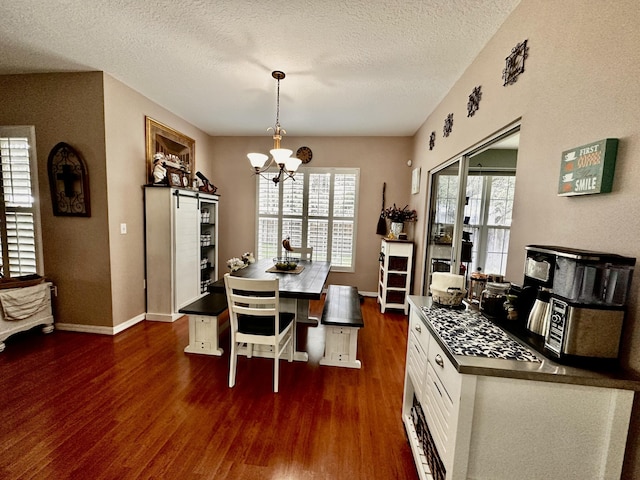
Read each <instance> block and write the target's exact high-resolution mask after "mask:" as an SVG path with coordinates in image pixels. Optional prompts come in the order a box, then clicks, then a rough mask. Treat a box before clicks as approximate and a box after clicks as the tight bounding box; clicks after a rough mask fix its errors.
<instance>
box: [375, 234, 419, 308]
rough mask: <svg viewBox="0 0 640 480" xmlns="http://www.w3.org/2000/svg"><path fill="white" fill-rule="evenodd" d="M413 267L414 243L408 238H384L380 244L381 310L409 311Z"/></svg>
mask: <svg viewBox="0 0 640 480" xmlns="http://www.w3.org/2000/svg"><path fill="white" fill-rule="evenodd" d="M412 267H413V243H412V242H409V241H406V240H389V239H386V238H385V239H383V240H382V245H381V246H380V277H379V279H378V303H379V304H380V311H381V312H382V313H384V312H385V310H386V309H387V308H398V309H402V310H404V313H405V315H407V314H408V312H409V303H408V296H409V290H410V286H411V271H412Z"/></svg>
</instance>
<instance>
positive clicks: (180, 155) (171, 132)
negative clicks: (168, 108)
mask: <svg viewBox="0 0 640 480" xmlns="http://www.w3.org/2000/svg"><path fill="white" fill-rule="evenodd" d="M145 133H146V162H147V182H148V183H153V167H154V165H153V156H154V155H155V154H156V153H163V154H164V155H166V156H169V155H171V156H174V157H175V158H176V159H175V160H174V161H175V162H176V163H179V165H180V168H181V169H182V170H183V171H184V172H185V173H186V175H187V181H186V184H187V185H191V182H192V180H193V173H192V172H193V170H194V166H195V147H196V141H195V140H194V139H193V138H190V137H188V136H186V135H185V134H183V133H180V132H179V131H177V130H175V129H173V128H171V127H169V126H167V125H164V124H162V123H160V122H158V121H157V120H154V119H153V118H151V117H145ZM168 175H169V172H168V171H167V176H168ZM184 183H185V182H184V181H183V179H182V177H181V178H180V184H179V185H173V184H172V183H171V179H170V178H169V184H170V185H171V186H180V187H182V186H184V185H183V184H184Z"/></svg>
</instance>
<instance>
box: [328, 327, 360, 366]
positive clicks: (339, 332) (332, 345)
mask: <svg viewBox="0 0 640 480" xmlns="http://www.w3.org/2000/svg"><path fill="white" fill-rule="evenodd" d="M358 330H360V329H359V328H356V327H334V326H330V325H325V326H324V338H325V340H324V357H322V359H321V360H320V365H328V366H332V367H347V368H361V367H362V364H361V362H360V360H358V359H356V353H357V351H358Z"/></svg>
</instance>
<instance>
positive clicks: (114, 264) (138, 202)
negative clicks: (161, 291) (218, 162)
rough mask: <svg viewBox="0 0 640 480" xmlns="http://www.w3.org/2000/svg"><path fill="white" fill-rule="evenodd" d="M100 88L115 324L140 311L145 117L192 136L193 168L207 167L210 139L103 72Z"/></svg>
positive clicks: (142, 307) (142, 308)
mask: <svg viewBox="0 0 640 480" xmlns="http://www.w3.org/2000/svg"><path fill="white" fill-rule="evenodd" d="M104 92H105V93H104V96H105V132H106V134H105V136H106V153H107V182H108V192H109V194H108V207H109V216H108V229H109V236H110V265H111V272H112V277H111V278H112V282H111V283H112V285H111V288H112V290H113V325H114V326H116V325H118V324H120V323H123V322H125V321H127V320H130V319H132V318H134V317H135V316H137V315H141V314H143V313H144V312H145V290H144V288H143V280H144V278H145V273H144V255H145V248H144V195H143V188H142V185H144V184H145V183H146V182H147V171H146V163H145V158H146V156H145V155H146V153H145V116H149V117H151V118H153V119H154V120H157V121H159V122H161V123H163V124H165V125H168V126H170V127H171V128H174V129H175V130H178V131H179V132H181V133H183V134H185V135H187V136H189V137H191V138H193V139H194V140H195V142H196V143H195V166H196V170H202V171H208V168H209V167H208V164H209V162H210V161H211V152H210V145H211V138H210V137H209V136H208V135H206V134H205V133H204V132H202V131H201V130H199V129H197V128H195V127H194V126H193V125H191V124H190V123H188V122H186V121H184V120H183V119H181V118H180V117H178V116H176V115H174V114H172V113H171V112H169V111H168V110H166V109H164V108H162V107H160V106H159V105H157V104H156V103H154V102H152V101H151V100H149V99H148V98H146V97H144V96H143V95H141V94H140V93H138V92H136V91H134V90H132V89H131V88H129V87H127V86H126V85H124V84H123V83H121V82H119V81H118V80H116V79H114V78H113V77H111V76H109V75H105V76H104ZM205 175H206V173H205ZM122 223H126V224H127V234H126V235H122V234H121V233H120V224H122ZM167 261H169V259H167Z"/></svg>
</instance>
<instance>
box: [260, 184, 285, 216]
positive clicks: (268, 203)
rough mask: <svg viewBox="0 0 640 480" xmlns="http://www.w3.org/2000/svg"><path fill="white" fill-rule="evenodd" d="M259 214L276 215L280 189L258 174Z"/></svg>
mask: <svg viewBox="0 0 640 480" xmlns="http://www.w3.org/2000/svg"><path fill="white" fill-rule="evenodd" d="M258 182H259V183H258V195H259V198H260V201H259V202H258V214H259V215H278V208H279V207H280V202H279V195H280V191H279V190H278V188H277V187H275V186H274V185H273V182H272V181H271V180H269V179H268V178H263V177H261V176H258Z"/></svg>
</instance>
